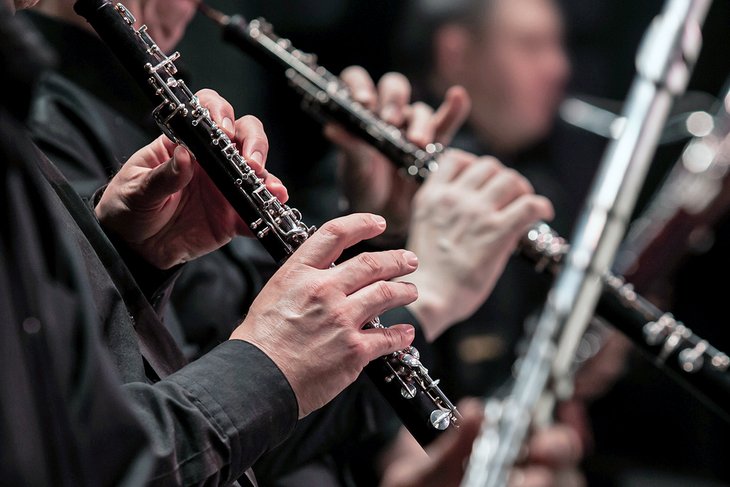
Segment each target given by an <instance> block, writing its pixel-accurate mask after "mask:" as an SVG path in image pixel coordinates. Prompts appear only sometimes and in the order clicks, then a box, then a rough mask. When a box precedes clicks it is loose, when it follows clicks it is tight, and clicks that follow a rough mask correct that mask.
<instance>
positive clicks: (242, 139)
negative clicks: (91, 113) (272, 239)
mask: <svg viewBox="0 0 730 487" xmlns="http://www.w3.org/2000/svg"><path fill="white" fill-rule="evenodd" d="M198 96H199V97H200V101H201V103H202V104H203V105H205V106H206V107H207V108H208V109H209V110H210V114H211V117H212V118H213V120H215V121H216V122H217V123H218V124H219V125H220V126H221V127H222V128H223V130H224V131H225V132H226V133H227V135H228V136H229V137H231V139H232V140H233V141H234V142H235V143H236V145H237V146H238V147H239V151H240V152H241V154H242V155H243V157H245V158H246V160H247V161H248V163H249V165H250V166H251V167H252V169H253V170H254V171H255V172H256V174H257V175H258V176H259V177H260V178H262V179H263V180H264V183H265V184H266V187H267V188H268V189H269V191H271V193H272V194H273V195H274V196H276V197H277V198H278V199H279V200H281V201H286V199H287V192H286V188H284V186H283V185H282V184H281V181H280V180H279V179H278V178H276V177H275V176H273V175H271V174H269V173H268V172H267V171H266V170H265V168H264V163H265V160H266V154H267V152H268V148H269V144H268V141H267V139H266V134H265V133H264V130H263V127H262V125H261V122H260V121H259V120H258V119H256V118H255V117H252V116H244V117H242V118H240V119H238V120H236V121H235V122H233V120H234V119H235V116H234V113H233V108H232V107H231V105H230V104H229V103H228V102H226V101H225V100H224V99H223V98H221V97H220V96H218V94H217V93H216V92H215V91H212V90H202V91H201V92H199V93H198ZM95 212H96V216H97V218H98V219H99V221H100V222H101V224H102V225H103V226H104V227H105V228H107V229H108V230H111V231H112V232H114V233H115V234H116V235H118V236H119V237H120V238H122V239H123V240H124V241H125V242H126V243H127V245H129V247H130V248H132V249H133V250H135V251H136V252H137V253H138V254H140V255H141V256H142V257H144V258H145V259H146V260H147V261H148V262H149V263H151V264H153V265H155V266H156V267H158V268H160V269H168V268H170V267H172V266H174V265H177V264H180V263H182V262H186V261H189V260H192V259H194V258H196V257H198V256H200V255H203V254H206V253H208V252H211V251H213V250H216V249H217V248H219V247H221V246H223V245H225V244H226V243H228V242H229V241H230V240H231V239H232V238H233V237H234V236H236V235H245V234H248V233H249V230H248V227H247V226H246V224H245V223H244V222H243V221H242V220H241V218H240V217H239V216H238V214H237V213H236V212H235V210H234V209H233V207H231V205H230V204H229V203H228V202H227V201H226V199H225V198H224V197H223V195H222V194H221V193H220V191H219V190H218V188H216V186H215V185H214V184H213V182H212V181H211V180H210V178H209V177H208V175H207V174H206V173H205V171H204V170H203V169H202V168H201V167H200V166H199V165H198V164H197V163H196V162H195V160H194V159H193V158H192V156H191V155H190V153H189V152H188V151H187V150H186V149H185V148H184V147H182V146H178V145H176V144H175V143H173V142H172V141H170V140H169V139H168V138H166V137H164V136H161V137H159V138H157V139H156V140H155V141H153V142H152V143H151V144H149V145H147V146H145V147H143V148H142V149H140V150H139V151H137V152H136V153H135V154H134V155H132V157H130V158H129V160H128V161H127V162H126V163H125V164H124V166H123V167H122V169H121V170H120V171H119V172H118V173H117V174H116V175H115V176H114V178H113V179H112V180H111V181H110V182H109V185H108V186H107V187H106V189H105V190H104V193H103V195H102V196H101V198H100V200H99V202H98V204H97V205H96V208H95Z"/></svg>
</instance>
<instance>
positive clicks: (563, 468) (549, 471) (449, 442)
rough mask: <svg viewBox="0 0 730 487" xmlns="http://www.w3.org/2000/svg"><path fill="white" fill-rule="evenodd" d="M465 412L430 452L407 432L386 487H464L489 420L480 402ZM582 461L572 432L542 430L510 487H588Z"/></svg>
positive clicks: (559, 428)
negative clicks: (580, 470) (481, 431)
mask: <svg viewBox="0 0 730 487" xmlns="http://www.w3.org/2000/svg"><path fill="white" fill-rule="evenodd" d="M459 410H460V411H461V414H462V415H463V416H464V420H463V421H462V424H461V427H460V428H459V429H458V430H456V431H454V430H452V431H449V432H447V433H446V434H444V435H443V436H442V437H441V438H439V439H437V440H436V441H435V442H434V443H433V444H431V445H429V446H428V447H427V448H426V451H427V453H424V451H423V450H422V449H421V448H420V447H419V446H418V444H417V443H416V442H415V440H413V439H412V437H410V438H409V439H407V438H406V437H405V435H404V434H403V433H401V436H400V438H399V441H400V443H401V445H400V446H399V447H398V454H397V455H396V456H395V457H394V458H391V459H390V461H389V462H388V465H387V467H386V470H385V472H384V475H383V480H382V482H381V487H431V486H433V487H451V486H454V487H456V486H458V485H459V484H460V483H461V481H462V477H463V475H464V470H465V465H466V464H467V461H468V460H469V455H470V454H471V449H472V445H473V443H474V440H475V439H476V437H477V435H478V433H479V429H480V426H481V423H482V420H483V417H484V416H483V414H484V408H483V407H482V406H481V404H480V402H479V401H475V400H465V401H462V402H461V403H460V404H459ZM406 434H407V433H406ZM581 457H582V449H581V445H580V441H579V439H578V436H577V435H576V434H575V432H574V431H572V429H570V428H568V427H566V426H563V425H557V426H554V427H551V428H548V429H545V430H541V431H539V432H537V433H535V434H533V436H532V437H531V438H530V440H529V442H528V446H527V448H526V449H525V452H524V455H523V459H521V461H520V463H519V465H517V466H516V467H515V468H514V469H513V471H512V474H511V476H510V482H509V487H543V486H544V487H551V486H555V487H579V486H582V485H584V484H585V482H584V481H583V478H582V476H581V475H580V473H578V471H577V470H576V465H577V464H578V462H579V461H580V459H581Z"/></svg>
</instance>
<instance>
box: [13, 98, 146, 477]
mask: <svg viewBox="0 0 730 487" xmlns="http://www.w3.org/2000/svg"><path fill="white" fill-rule="evenodd" d="M24 137H25V136H24V134H23V133H22V130H21V129H20V127H19V126H17V125H16V124H15V122H14V121H12V120H11V119H10V117H9V116H8V115H7V112H5V111H4V110H1V109H0V354H2V357H3V365H2V367H0V476H1V477H2V479H3V483H7V485H64V486H65V485H68V486H71V485H74V486H81V485H84V486H85V485H89V486H91V485H93V486H102V485H130V486H134V485H139V484H140V483H142V482H143V481H144V479H145V478H146V477H147V476H148V474H149V473H150V471H151V468H152V462H151V455H150V451H149V449H148V442H147V436H146V434H145V431H144V430H143V428H142V426H141V425H140V423H139V421H138V419H137V418H136V417H135V415H134V414H133V413H132V411H131V408H130V407H129V404H128V403H127V402H126V400H125V398H124V397H123V394H122V391H121V389H120V386H119V379H118V377H117V376H116V374H115V372H114V369H113V368H112V364H111V363H110V361H109V359H108V356H107V353H106V350H104V348H103V347H102V346H101V342H100V339H99V324H98V316H97V314H96V311H95V309H94V306H93V303H92V302H91V300H90V299H89V297H90V294H91V292H90V289H89V282H88V278H87V276H86V269H85V268H84V267H83V261H82V258H81V256H80V255H79V253H78V249H76V247H75V245H74V243H73V242H72V241H71V240H70V239H69V238H68V236H67V235H66V234H65V233H64V232H63V231H62V230H61V228H62V227H60V225H58V224H57V223H58V221H59V219H60V215H58V212H57V210H58V209H57V207H56V206H55V204H54V203H53V202H52V201H51V198H50V196H52V195H51V194H49V192H48V191H47V188H42V187H39V182H40V181H41V180H42V177H41V176H40V174H39V173H38V171H37V169H36V168H35V167H33V165H32V164H29V161H28V160H27V159H28V158H29V155H32V154H33V153H34V152H33V151H34V149H33V147H32V145H31V144H30V142H29V141H28V140H27V139H25V138H24ZM69 351H72V353H69ZM110 438H114V441H109V439H110Z"/></svg>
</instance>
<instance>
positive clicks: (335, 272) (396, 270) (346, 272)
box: [331, 250, 418, 294]
mask: <svg viewBox="0 0 730 487" xmlns="http://www.w3.org/2000/svg"><path fill="white" fill-rule="evenodd" d="M417 268H418V258H417V257H416V254H414V253H413V252H410V251H408V250H389V251H386V252H366V253H362V254H360V255H358V256H357V257H353V258H352V259H350V260H348V261H347V262H343V263H342V264H340V265H338V266H337V267H335V268H334V269H332V273H331V274H332V276H333V277H334V279H335V280H336V282H337V287H339V288H340V289H341V290H342V291H343V292H344V293H345V294H350V293H352V292H354V291H357V290H359V289H362V288H363V287H364V286H367V285H368V284H372V283H374V282H377V281H381V280H385V281H387V280H389V279H393V278H394V277H398V276H404V275H406V274H410V273H411V272H413V271H415V270H416V269H417Z"/></svg>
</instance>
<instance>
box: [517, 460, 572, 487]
mask: <svg viewBox="0 0 730 487" xmlns="http://www.w3.org/2000/svg"><path fill="white" fill-rule="evenodd" d="M508 485H509V487H559V486H557V485H556V484H555V474H554V473H553V472H552V471H551V470H550V469H549V468H547V467H543V466H540V465H531V466H529V467H524V468H515V469H514V470H512V472H511V473H510V476H509V482H508Z"/></svg>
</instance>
